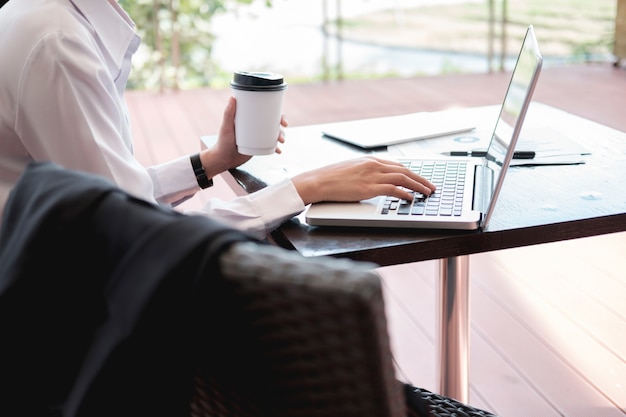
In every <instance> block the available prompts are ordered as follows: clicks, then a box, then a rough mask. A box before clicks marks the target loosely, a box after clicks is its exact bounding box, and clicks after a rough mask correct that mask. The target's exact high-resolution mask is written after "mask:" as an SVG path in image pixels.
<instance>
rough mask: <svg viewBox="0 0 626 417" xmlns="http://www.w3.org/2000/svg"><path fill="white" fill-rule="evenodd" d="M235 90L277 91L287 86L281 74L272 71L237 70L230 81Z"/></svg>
mask: <svg viewBox="0 0 626 417" xmlns="http://www.w3.org/2000/svg"><path fill="white" fill-rule="evenodd" d="M230 86H231V87H232V88H234V89H236V90H248V91H279V90H284V89H285V88H287V84H286V83H285V81H284V80H283V76H282V75H280V74H276V73H273V72H247V71H237V72H235V75H234V76H233V80H232V81H231V82H230Z"/></svg>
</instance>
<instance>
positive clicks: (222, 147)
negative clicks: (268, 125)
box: [200, 97, 288, 177]
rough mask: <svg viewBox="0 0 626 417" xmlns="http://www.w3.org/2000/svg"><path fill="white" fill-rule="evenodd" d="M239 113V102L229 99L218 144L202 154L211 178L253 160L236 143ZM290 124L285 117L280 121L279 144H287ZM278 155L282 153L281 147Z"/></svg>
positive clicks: (203, 164) (277, 151)
mask: <svg viewBox="0 0 626 417" xmlns="http://www.w3.org/2000/svg"><path fill="white" fill-rule="evenodd" d="M236 111H237V102H236V100H235V98H234V97H230V98H229V99H228V103H227V104H226V108H225V109H224V115H223V116H222V124H221V126H220V130H219V133H218V138H217V143H216V144H215V145H214V146H213V147H212V148H210V149H207V150H205V151H202V152H201V153H200V159H201V160H202V166H203V167H204V170H205V171H206V172H207V175H208V176H209V177H213V176H215V175H218V174H220V173H222V172H224V171H226V170H229V169H231V168H236V167H238V166H240V165H241V164H243V163H245V162H247V161H248V160H250V158H252V157H251V156H250V155H242V154H240V153H239V152H238V151H237V144H236V142H235V136H236V135H235V133H236V132H235V112H236ZM287 125H288V123H287V120H286V119H285V117H284V116H282V117H281V120H280V131H279V134H278V138H277V139H276V140H277V141H278V143H285V131H284V128H285V127H287ZM276 153H281V150H280V148H279V147H277V148H276Z"/></svg>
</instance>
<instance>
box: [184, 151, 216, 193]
mask: <svg viewBox="0 0 626 417" xmlns="http://www.w3.org/2000/svg"><path fill="white" fill-rule="evenodd" d="M189 159H190V160H191V166H192V168H193V173H194V174H195V176H196V181H198V185H199V186H200V188H202V189H205V188H209V187H212V186H213V178H209V177H207V175H206V171H205V170H204V167H203V166H202V161H201V160H200V154H199V153H197V154H194V155H191V156H190V157H189Z"/></svg>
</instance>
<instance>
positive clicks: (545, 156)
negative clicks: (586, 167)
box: [389, 126, 590, 166]
mask: <svg viewBox="0 0 626 417" xmlns="http://www.w3.org/2000/svg"><path fill="white" fill-rule="evenodd" d="M491 134H492V132H491V131H489V130H482V129H477V130H475V131H473V132H471V133H467V134H462V135H448V136H442V137H440V138H433V139H424V140H420V141H415V142H409V143H405V144H400V145H395V146H393V149H391V148H390V149H389V151H390V153H392V154H397V155H400V156H420V157H421V156H423V155H426V154H430V155H433V154H434V155H438V156H441V154H442V153H449V152H467V153H471V152H472V151H474V152H477V151H478V152H479V151H484V150H485V149H487V147H488V146H489V140H490V138H491ZM515 150H516V152H534V154H535V156H534V157H533V158H522V159H517V158H516V159H513V160H512V161H511V165H515V166H522V165H573V164H584V163H585V157H586V156H588V155H590V152H589V151H588V150H587V149H585V148H584V147H583V146H581V145H579V144H578V143H576V142H574V141H573V140H571V139H569V138H568V137H567V136H565V135H564V134H562V133H560V132H558V131H557V130H556V129H553V128H551V127H549V126H545V127H529V128H527V129H526V128H525V129H524V130H522V133H521V137H520V139H519V141H518V143H517V146H516V148H515Z"/></svg>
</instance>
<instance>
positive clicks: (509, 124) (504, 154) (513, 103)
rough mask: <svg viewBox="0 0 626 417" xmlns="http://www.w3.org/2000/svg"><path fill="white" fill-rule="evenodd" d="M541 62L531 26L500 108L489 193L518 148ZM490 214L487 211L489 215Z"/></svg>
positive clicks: (493, 139) (492, 146) (491, 153)
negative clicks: (520, 124) (517, 143)
mask: <svg viewBox="0 0 626 417" xmlns="http://www.w3.org/2000/svg"><path fill="white" fill-rule="evenodd" d="M541 63H542V57H541V53H540V52H539V46H538V45H537V39H536V38H535V34H534V30H533V27H532V26H530V27H529V28H528V30H527V31H526V36H525V38H524V42H523V44H522V48H521V50H520V53H519V57H518V60H517V63H516V65H515V68H514V70H513V75H512V76H511V82H510V83H509V87H508V89H507V92H506V95H505V97H504V101H503V104H502V108H501V110H500V116H499V118H498V122H497V124H496V127H495V129H494V132H493V135H492V137H491V144H490V145H489V151H488V155H487V160H488V161H489V166H488V168H489V169H491V170H492V171H493V182H492V183H491V185H489V186H493V187H492V189H491V190H485V191H487V193H485V195H486V196H489V195H490V194H492V193H495V192H497V190H498V189H499V188H500V187H498V185H497V183H498V182H499V181H500V180H501V179H500V173H501V167H502V165H503V163H504V161H505V159H508V160H509V161H508V162H510V159H511V158H512V156H513V151H514V149H509V148H510V145H511V143H512V142H513V139H517V138H516V137H515V138H514V135H516V136H517V135H519V132H520V129H518V128H517V127H518V124H519V123H521V122H522V120H523V119H524V117H523V116H524V115H525V113H526V110H527V108H528V104H529V100H526V98H527V97H528V96H530V95H531V94H532V93H533V89H534V85H532V84H533V82H534V79H535V78H536V73H537V72H539V71H540V69H541ZM486 185H487V184H486ZM496 197H497V196H496V195H491V196H489V200H490V201H491V200H493V199H495V198H496ZM490 214H491V213H487V216H489V215H490Z"/></svg>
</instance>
